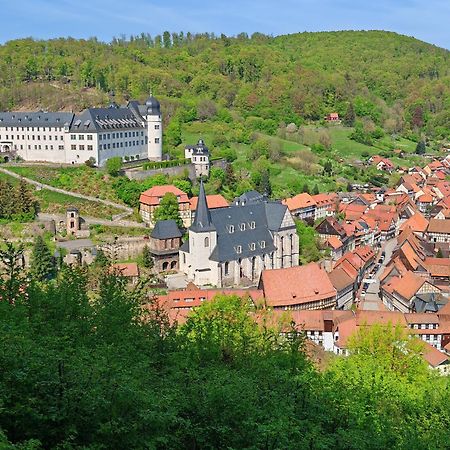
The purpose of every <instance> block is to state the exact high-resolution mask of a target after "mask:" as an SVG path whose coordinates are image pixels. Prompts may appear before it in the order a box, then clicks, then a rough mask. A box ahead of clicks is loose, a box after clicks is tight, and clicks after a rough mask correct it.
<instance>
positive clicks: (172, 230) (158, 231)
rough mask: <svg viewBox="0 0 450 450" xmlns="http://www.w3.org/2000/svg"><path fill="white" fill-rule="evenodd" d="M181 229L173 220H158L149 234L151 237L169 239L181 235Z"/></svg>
mask: <svg viewBox="0 0 450 450" xmlns="http://www.w3.org/2000/svg"><path fill="white" fill-rule="evenodd" d="M181 236H182V234H181V231H180V229H179V228H178V225H177V223H176V222H175V220H173V219H171V220H158V221H157V222H156V223H155V228H153V231H152V232H151V234H150V237H152V238H153V239H171V238H179V237H181Z"/></svg>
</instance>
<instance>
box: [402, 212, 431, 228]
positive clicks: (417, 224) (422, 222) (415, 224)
mask: <svg viewBox="0 0 450 450" xmlns="http://www.w3.org/2000/svg"><path fill="white" fill-rule="evenodd" d="M428 223H429V222H428V220H427V219H425V217H424V216H423V215H422V214H421V213H420V212H418V211H417V212H416V213H415V214H414V215H412V216H411V217H410V218H409V219H408V220H407V221H405V222H403V223H402V225H401V226H400V231H402V230H404V229H405V228H407V227H409V228H411V230H412V231H414V232H416V233H423V232H425V231H426V229H427V228H428Z"/></svg>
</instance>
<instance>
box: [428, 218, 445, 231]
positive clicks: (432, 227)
mask: <svg viewBox="0 0 450 450" xmlns="http://www.w3.org/2000/svg"><path fill="white" fill-rule="evenodd" d="M427 231H428V232H429V233H446V234H450V220H449V219H431V220H430V224H429V225H428V230H427Z"/></svg>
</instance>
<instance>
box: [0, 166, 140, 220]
mask: <svg viewBox="0 0 450 450" xmlns="http://www.w3.org/2000/svg"><path fill="white" fill-rule="evenodd" d="M0 172H3V173H4V174H6V175H10V176H11V177H14V178H17V179H19V180H24V181H26V182H27V183H29V184H32V185H34V186H37V187H38V188H40V189H48V190H49V191H54V192H59V193H60V194H66V195H71V196H72V197H76V198H81V199H83V200H89V201H90V202H96V203H102V204H103V205H107V206H112V207H113V208H117V209H121V210H122V211H125V212H126V213H127V214H126V215H130V214H133V209H132V208H130V207H129V206H125V205H121V204H119V203H114V202H111V201H109V200H103V199H102V198H97V197H91V196H89V195H84V194H79V193H77V192H72V191H66V190H64V189H59V188H55V187H53V186H50V185H48V184H43V183H40V182H39V181H35V180H32V179H31V178H26V177H22V176H21V175H18V174H17V173H15V172H11V171H10V170H7V169H4V168H0ZM120 215H122V214H120Z"/></svg>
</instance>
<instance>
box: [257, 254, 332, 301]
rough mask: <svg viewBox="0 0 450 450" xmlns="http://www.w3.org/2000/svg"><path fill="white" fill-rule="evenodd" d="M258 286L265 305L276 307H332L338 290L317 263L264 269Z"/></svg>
mask: <svg viewBox="0 0 450 450" xmlns="http://www.w3.org/2000/svg"><path fill="white" fill-rule="evenodd" d="M258 287H259V289H261V290H262V291H263V292H264V298H265V301H266V305H267V306H270V307H271V308H274V309H285V310H302V309H333V308H335V307H336V289H335V288H334V286H333V284H332V283H331V281H330V279H329V277H328V275H327V273H326V272H325V270H323V269H322V268H320V266H319V265H318V264H317V263H313V262H312V263H309V264H307V265H306V266H297V267H290V268H283V269H278V270H263V271H262V273H261V279H260V282H259V286H258Z"/></svg>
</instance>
